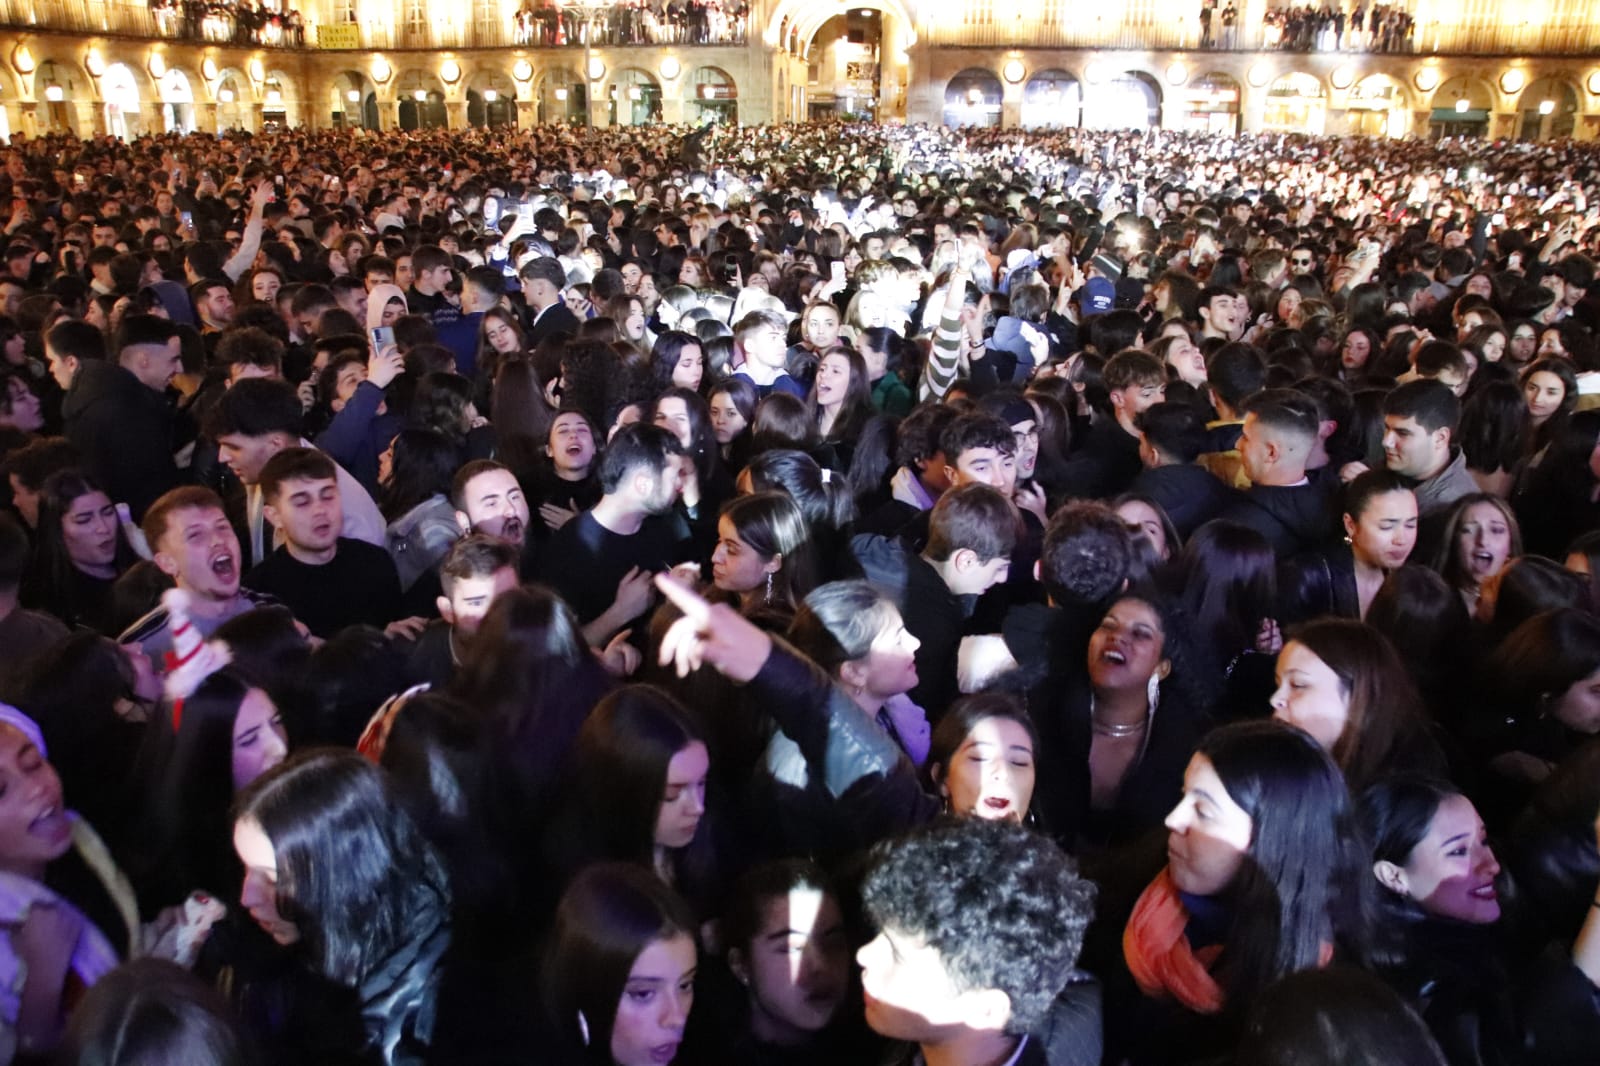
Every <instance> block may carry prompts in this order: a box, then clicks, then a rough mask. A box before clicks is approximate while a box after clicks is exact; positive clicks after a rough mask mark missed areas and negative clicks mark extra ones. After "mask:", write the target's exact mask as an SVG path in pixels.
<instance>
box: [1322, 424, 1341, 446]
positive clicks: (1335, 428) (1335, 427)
mask: <svg viewBox="0 0 1600 1066" xmlns="http://www.w3.org/2000/svg"><path fill="white" fill-rule="evenodd" d="M1337 432H1339V423H1337V422H1335V421H1334V420H1333V419H1331V418H1330V419H1327V420H1326V421H1323V422H1318V423H1317V439H1318V440H1320V441H1322V442H1323V443H1327V441H1328V438H1329V437H1332V436H1333V435H1334V434H1335V433H1337Z"/></svg>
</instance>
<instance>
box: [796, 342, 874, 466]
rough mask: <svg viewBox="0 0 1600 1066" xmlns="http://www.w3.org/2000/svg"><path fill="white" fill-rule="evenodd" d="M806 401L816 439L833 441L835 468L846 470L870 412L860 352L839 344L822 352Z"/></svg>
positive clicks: (870, 406)
mask: <svg viewBox="0 0 1600 1066" xmlns="http://www.w3.org/2000/svg"><path fill="white" fill-rule="evenodd" d="M806 402H807V403H808V404H809V405H810V408H811V411H812V415H813V417H814V418H815V420H816V427H817V437H818V439H820V440H823V441H826V442H828V443H829V444H831V445H833V449H834V452H835V454H836V455H837V456H838V462H839V465H838V467H837V469H839V470H840V471H843V470H848V469H849V467H850V453H851V451H852V449H853V446H854V444H855V440H856V437H857V436H859V435H860V433H861V427H862V425H863V424H865V422H866V421H867V419H868V418H870V417H872V414H873V408H872V390H871V387H870V386H869V385H868V383H867V365H866V363H865V362H863V361H862V359H861V356H859V355H857V354H856V353H855V352H853V351H851V350H850V349H849V348H845V347H843V346H835V347H833V348H830V349H829V350H828V351H826V352H824V353H822V358H821V359H819V360H818V361H817V376H816V380H815V381H814V382H812V385H811V395H810V396H809V397H808V398H807V401H806Z"/></svg>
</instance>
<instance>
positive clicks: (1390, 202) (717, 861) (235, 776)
mask: <svg viewBox="0 0 1600 1066" xmlns="http://www.w3.org/2000/svg"><path fill="white" fill-rule="evenodd" d="M1597 164H1600V149H1596V148H1594V147H1593V146H1590V145H1585V144H1575V143H1569V142H1555V143H1545V144H1516V143H1505V142H1496V143H1488V142H1479V141H1469V140H1448V141H1441V142H1438V143H1436V144H1431V145H1424V144H1420V143H1416V142H1390V141H1372V140H1362V139H1342V140H1340V139H1322V138H1310V137H1300V136H1293V135H1261V136H1241V137H1235V138H1223V137H1216V136H1208V135H1199V134H1175V133H1168V132H1164V131H1148V132H1129V131H1124V132H1089V131H1081V130H1071V131H1063V132H1055V133H1050V134H1025V133H1021V132H1018V131H1014V130H984V131H950V130H940V129H929V128H925V127H898V128H896V127H881V126H867V125H854V126H843V125H837V124H825V125H798V126H781V127H762V128H750V129H718V130H714V131H711V132H707V131H696V132H690V131H687V130H684V129H675V128H667V127H644V128H629V129H610V130H574V129H570V128H564V127H542V128H534V129H524V130H496V131H494V132H493V133H492V134H490V133H487V132H483V131H469V132H461V131H452V132H448V133H447V132H444V131H432V132H425V133H416V134H395V133H386V134H384V135H382V136H377V135H369V134H366V133H364V132H362V131H324V132H315V133H311V132H305V131H283V132H276V133H273V134H269V135H256V136H251V135H245V134H231V135H224V136H222V137H221V138H214V137H205V136H198V135H196V136H189V137H178V136H175V135H169V136H165V137H152V138H142V139H140V140H138V141H135V142H133V143H132V144H123V143H121V142H118V141H115V140H111V139H98V140H95V141H90V142H81V141H77V140H71V139H66V138H61V137H54V138H46V139H38V140H25V139H22V138H17V139H15V140H14V141H13V143H12V145H11V146H10V148H9V149H8V150H7V151H6V153H5V156H4V169H3V173H0V195H4V196H5V197H6V202H9V204H10V209H9V214H0V220H3V221H4V226H3V228H4V237H3V238H0V246H3V253H0V254H3V259H4V262H3V266H0V386H3V387H0V472H3V473H4V475H5V481H4V483H3V485H0V496H4V497H5V499H4V500H3V503H4V511H3V512H0V701H3V702H0V1062H4V1061H13V1060H14V1061H18V1062H46V1061H57V1062H67V1063H74V1064H88V1063H96V1064H99V1063H117V1064H126V1066H132V1064H135V1063H140V1064H143V1063H154V1062H177V1061H183V1062H197V1063H200V1062H203V1063H218V1064H227V1066H233V1064H247V1063H277V1062H285V1063H287V1062H315V1063H383V1064H401V1063H404V1064H411V1063H473V1064H484V1063H491V1064H492V1063H499V1062H506V1063H512V1062H516V1063H521V1062H526V1061H530V1060H534V1061H549V1062H555V1063H562V1064H566V1063H574V1064H576V1063H604V1064H616V1066H644V1064H646V1063H653V1064H657V1066H660V1064H665V1063H668V1062H677V1063H683V1064H690V1066H697V1064H701V1063H706V1064H720V1063H735V1062H738V1063H749V1062H762V1063H766V1062H772V1063H802V1062H805V1063H811V1062H822V1061H826V1062H839V1063H863V1064H866V1063H879V1062H895V1063H901V1062H904V1063H913V1062H924V1063H928V1064H930V1066H937V1064H939V1063H990V1062H992V1063H1003V1064H1012V1063H1025V1064H1030V1066H1031V1064H1038V1063H1048V1064H1056V1066H1067V1064H1070V1066H1093V1064H1097V1063H1102V1062H1104V1063H1108V1064H1122V1063H1130V1064H1135V1066H1143V1064H1150V1066H1156V1064H1170V1063H1195V1064H1202V1063H1233V1064H1236V1066H1268V1064H1281V1063H1285V1062H1295V1063H1307V1064H1321V1063H1326V1064H1329V1066H1331V1064H1334V1063H1339V1064H1348V1063H1370V1064H1373V1066H1378V1064H1384V1066H1390V1064H1392V1066H1437V1064H1448V1066H1477V1064H1480V1063H1481V1064H1489V1063H1495V1064H1515V1063H1528V1064H1534V1063H1537V1064H1540V1066H1548V1064H1574V1066H1576V1064H1581V1063H1590V1062H1592V1061H1593V1058H1594V1048H1595V1047H1596V1046H1600V988H1597V982H1600V902H1596V890H1597V886H1600V842H1597V831H1600V773H1597V772H1596V770H1597V766H1600V740H1597V739H1596V734H1600V617H1597V614H1596V612H1597V611H1600V401H1597V400H1596V399H1595V397H1596V396H1600V344H1597V340H1596V336H1595V330H1596V327H1597V325H1600V282H1597V280H1596V256H1597V255H1600V170H1597Z"/></svg>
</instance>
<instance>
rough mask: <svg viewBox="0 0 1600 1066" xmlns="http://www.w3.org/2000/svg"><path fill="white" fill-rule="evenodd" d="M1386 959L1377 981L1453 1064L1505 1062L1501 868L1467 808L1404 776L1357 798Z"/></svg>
mask: <svg viewBox="0 0 1600 1066" xmlns="http://www.w3.org/2000/svg"><path fill="white" fill-rule="evenodd" d="M1359 811H1360V816H1361V825H1362V829H1363V831H1364V834H1365V836H1366V839H1367V841H1368V842H1369V844H1370V847H1371V849H1372V860H1371V862H1372V865H1371V869H1372V873H1373V876H1374V878H1375V879H1376V880H1377V883H1378V886H1379V891H1378V893H1377V898H1378V903H1379V907H1378V910H1377V914H1378V918H1379V921H1378V926H1377V929H1376V930H1375V932H1376V934H1377V936H1378V937H1379V938H1380V940H1381V942H1382V943H1383V945H1384V947H1385V949H1386V953H1387V954H1388V955H1389V958H1388V959H1387V960H1386V961H1385V964H1384V965H1383V966H1381V967H1380V969H1379V973H1380V974H1381V975H1382V976H1383V978H1384V979H1385V980H1386V981H1388V982H1389V984H1390V986H1391V987H1393V988H1394V989H1395V991H1396V992H1398V993H1400V995H1401V996H1402V997H1404V998H1405V999H1406V1000H1407V1001H1408V1002H1409V1003H1411V1004H1412V1005H1413V1006H1414V1007H1415V1008H1416V1010H1417V1011H1418V1013H1420V1014H1421V1015H1422V1017H1423V1019H1424V1020H1425V1021H1426V1022H1427V1023H1428V1026H1429V1028H1430V1029H1431V1030H1432V1031H1433V1034H1434V1036H1435V1037H1436V1038H1437V1039H1438V1041H1439V1043H1440V1045H1441V1046H1442V1047H1443V1048H1444V1051H1445V1054H1446V1056H1447V1058H1448V1060H1449V1061H1450V1062H1451V1063H1483V1062H1506V1061H1513V1060H1515V1059H1517V1058H1519V1057H1520V1052H1521V1050H1522V1046H1523V1041H1522V1033H1521V1031H1520V1026H1519V1024H1518V1019H1517V1011H1516V1008H1515V1003H1516V1001H1517V1000H1519V999H1521V998H1522V995H1523V992H1524V990H1525V989H1526V983H1525V982H1524V981H1520V980H1519V981H1513V979H1512V977H1511V974H1510V972H1509V970H1508V962H1509V961H1510V960H1509V959H1508V957H1507V949H1508V948H1509V947H1511V945H1510V944H1509V943H1508V941H1507V940H1506V939H1505V937H1504V936H1503V930H1502V928H1501V924H1500V917H1501V906H1500V890H1501V889H1502V888H1503V887H1504V886H1503V885H1501V884H1500V863H1499V861H1498V860H1497V859H1496V858H1495V853H1494V849H1493V848H1492V847H1491V846H1490V844H1489V834H1488V831H1487V830H1486V829H1485V828H1484V824H1483V819H1482V818H1480V817H1479V816H1478V811H1477V809H1476V808H1475V807H1474V806H1473V805H1472V801H1471V800H1469V799H1468V798H1467V797H1466V796H1465V795H1463V794H1462V793H1461V791H1460V790H1459V789H1457V788H1456V787H1455V786H1453V785H1451V784H1449V783H1448V782H1445V781H1441V780H1436V779H1430V778H1426V777H1417V776H1412V775H1408V776H1405V777H1400V778H1395V779H1392V780H1389V781H1383V782H1380V783H1378V784H1376V785H1374V786H1372V787H1371V788H1369V789H1367V790H1366V792H1364V793H1363V794H1362V795H1361V798H1360V805H1359Z"/></svg>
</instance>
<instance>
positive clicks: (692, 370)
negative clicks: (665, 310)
mask: <svg viewBox="0 0 1600 1066" xmlns="http://www.w3.org/2000/svg"><path fill="white" fill-rule="evenodd" d="M650 366H651V376H652V378H653V379H654V382H655V386H656V388H658V389H662V390H665V389H668V388H672V387H674V386H676V387H678V388H681V389H688V390H690V391H691V392H697V393H699V394H700V395H702V396H704V395H705V385H706V384H707V383H708V382H709V381H710V375H708V374H707V373H706V357H705V354H704V352H703V351H702V350H701V348H700V340H699V338H697V337H695V336H694V335H693V334H690V333H683V332H681V331H679V330H668V331H667V332H665V333H663V334H661V336H659V337H657V338H656V343H655V346H654V347H653V348H652V349H651V350H650Z"/></svg>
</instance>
